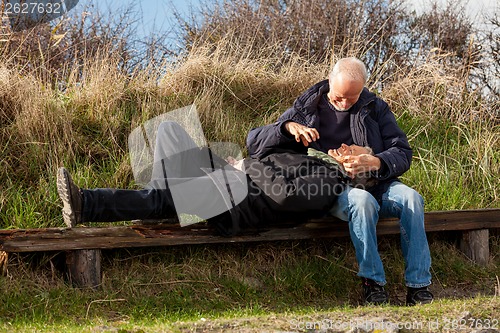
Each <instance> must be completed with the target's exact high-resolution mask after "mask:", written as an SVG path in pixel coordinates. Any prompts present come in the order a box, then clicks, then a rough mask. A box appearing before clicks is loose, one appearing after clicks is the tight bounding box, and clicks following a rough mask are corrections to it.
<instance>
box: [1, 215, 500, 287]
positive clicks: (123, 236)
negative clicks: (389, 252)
mask: <svg viewBox="0 0 500 333" xmlns="http://www.w3.org/2000/svg"><path fill="white" fill-rule="evenodd" d="M425 224H426V231H427V232H428V233H429V232H439V231H462V238H461V244H460V248H461V250H462V251H463V252H464V253H465V255H466V256H467V257H469V258H470V259H471V260H472V261H474V262H476V263H477V264H479V265H486V264H487V263H488V259H489V244H488V242H489V230H490V229H496V228H500V209H497V208H495V209H480V210H457V211H436V212H427V213H425ZM399 232H400V230H399V223H398V220H397V219H381V220H380V221H379V222H378V225H377V234H378V235H394V234H398V233H399ZM348 236H349V230H348V225H347V223H346V222H344V221H340V220H338V219H335V218H323V219H317V220H310V221H308V222H307V223H303V224H300V225H279V226H273V227H269V228H266V229H264V230H260V231H258V232H255V233H252V234H248V235H243V236H237V237H231V238H227V237H221V236H215V235H214V233H213V231H212V230H209V229H207V228H206V227H205V226H203V225H198V224H195V225H192V226H189V227H184V228H181V227H180V226H179V225H178V224H173V223H162V224H134V225H129V226H107V227H78V228H73V229H68V228H45V229H17V230H0V251H3V252H4V257H5V253H9V252H11V253H15V252H37V251H67V252H66V255H67V257H66V263H67V266H68V272H69V276H70V279H71V281H72V282H73V283H74V284H75V285H76V286H78V287H91V288H97V287H98V286H99V285H100V283H101V250H103V249H117V248H132V247H150V246H176V245H188V244H215V243H242V242H264V241H284V240H305V239H322V238H336V237H348Z"/></svg>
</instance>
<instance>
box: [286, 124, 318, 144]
mask: <svg viewBox="0 0 500 333" xmlns="http://www.w3.org/2000/svg"><path fill="white" fill-rule="evenodd" d="M285 129H286V130H287V131H288V133H290V134H291V135H293V136H294V137H295V141H297V142H301V141H302V144H303V145H304V146H306V147H307V146H309V143H311V142H313V141H316V140H318V139H319V132H318V130H317V129H315V128H310V127H307V126H304V125H301V124H299V123H296V122H293V121H289V122H286V123H285Z"/></svg>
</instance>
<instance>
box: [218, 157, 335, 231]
mask: <svg viewBox="0 0 500 333" xmlns="http://www.w3.org/2000/svg"><path fill="white" fill-rule="evenodd" d="M244 168H245V173H246V175H247V180H248V181H247V184H248V195H247V196H246V198H245V199H244V200H243V201H241V202H240V203H239V204H238V205H236V206H235V207H233V208H232V209H230V210H229V211H228V212H226V213H224V214H222V215H221V216H217V217H215V218H212V219H209V223H210V224H211V225H213V226H214V227H216V228H217V230H218V231H219V233H221V234H223V235H226V236H234V235H238V234H241V233H242V232H243V231H249V230H254V229H262V228H265V227H266V226H268V225H270V224H277V223H282V222H292V221H294V222H300V221H302V220H306V219H310V218H314V217H321V216H324V215H325V214H326V213H327V212H328V211H329V210H330V209H331V207H332V206H333V204H334V203H335V200H337V197H338V194H339V193H341V192H342V191H343V188H344V187H343V186H344V185H343V183H342V182H341V177H342V175H341V174H340V173H339V170H338V169H337V168H336V167H335V166H333V165H331V164H329V163H327V162H325V161H323V160H321V159H318V158H316V157H311V156H307V155H305V154H300V153H295V152H292V153H290V152H281V153H273V154H268V155H267V156H265V157H263V158H261V159H255V158H248V159H245V161H244Z"/></svg>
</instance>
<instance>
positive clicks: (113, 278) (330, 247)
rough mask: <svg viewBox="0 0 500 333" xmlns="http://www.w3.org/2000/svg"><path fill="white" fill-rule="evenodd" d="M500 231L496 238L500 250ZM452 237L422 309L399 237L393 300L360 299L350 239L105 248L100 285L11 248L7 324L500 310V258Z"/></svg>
mask: <svg viewBox="0 0 500 333" xmlns="http://www.w3.org/2000/svg"><path fill="white" fill-rule="evenodd" d="M499 238H500V237H498V235H496V236H495V235H494V236H492V253H496V252H493V251H498V244H499ZM446 239H449V240H448V241H446V240H445V239H443V236H442V235H431V238H430V240H431V253H432V259H433V271H432V273H433V281H434V283H433V286H432V288H433V289H432V290H433V291H434V293H435V294H436V296H437V304H434V305H431V306H428V307H427V306H425V307H415V308H406V307H404V306H401V305H402V304H403V303H404V294H405V288H404V286H403V276H402V274H403V270H404V268H403V267H404V265H403V263H402V259H401V253H400V251H399V248H398V246H397V237H387V238H384V240H383V241H381V243H380V249H381V253H382V258H383V261H384V264H385V267H386V272H387V279H388V286H387V288H388V291H389V293H390V296H391V302H392V305H391V306H384V307H364V306H360V298H361V292H360V286H359V280H358V278H357V277H356V276H355V271H356V270H357V267H356V264H355V258H354V253H353V249H352V245H351V244H350V242H349V241H348V240H347V239H345V240H338V242H328V241H303V242H279V243H263V244H246V245H244V244H233V245H227V244H226V245H210V246H208V245H207V246H186V247H174V248H167V249H166V248H151V249H133V250H112V251H104V253H103V254H104V257H103V260H104V262H103V283H102V286H101V288H100V289H99V290H97V291H93V292H92V291H89V290H84V289H76V288H72V287H71V286H70V284H69V283H68V281H66V279H65V277H64V274H63V273H62V272H61V271H60V269H61V268H62V267H63V264H64V263H63V262H62V261H63V260H64V256H63V255H62V254H60V253H53V254H45V255H43V254H25V255H11V258H10V262H9V271H8V274H7V276H4V277H0V294H2V302H1V303H0V330H2V331H13V332H15V331H19V332H29V331H30V330H35V329H36V331H41V332H53V331H62V330H64V331H65V332H77V331H86V332H91V331H93V330H94V329H96V327H101V328H103V327H109V330H108V331H112V329H115V331H116V330H118V329H121V330H123V332H140V331H141V330H143V331H146V332H155V331H158V330H160V331H171V330H172V331H182V327H184V328H186V330H185V331H187V327H193V325H194V324H195V323H196V324H197V325H201V326H202V327H204V326H203V325H207V327H209V326H210V325H213V326H215V327H217V326H221V327H223V326H224V325H236V323H240V324H239V325H242V326H243V327H252V326H254V327H261V328H262V325H269V327H272V328H274V329H278V328H283V329H285V328H286V327H284V325H285V326H286V325H287V322H289V321H290V320H292V319H294V318H295V319H297V318H309V317H311V318H319V317H322V316H323V317H326V316H332V318H333V319H335V318H337V319H338V320H341V319H343V320H346V319H349V318H356V317H360V316H363V317H366V316H369V317H370V316H371V317H379V316H384V317H386V318H395V319H394V320H400V321H408V320H424V319H425V320H431V319H435V318H441V317H446V316H448V317H450V316H456V317H458V316H459V315H460V314H461V312H464V311H469V312H470V313H471V315H473V316H475V318H491V317H494V316H497V317H498V312H495V307H496V306H498V305H499V304H500V302H499V298H498V297H500V295H499V294H498V290H497V288H498V282H497V277H498V276H500V269H499V268H498V267H499V264H500V262H499V259H500V258H499V257H498V256H494V257H493V258H492V260H493V261H492V262H491V265H489V266H488V267H479V266H475V265H473V264H471V263H470V262H469V261H468V259H466V258H465V257H464V256H463V255H462V254H460V253H459V252H458V250H456V248H455V245H454V241H453V237H452V238H451V239H450V238H449V236H448V237H447V238H446ZM495 293H497V296H495ZM457 309H461V311H458V310H457ZM202 318H205V319H207V321H203V320H202ZM242 318H246V320H247V322H245V321H244V320H243V319H242ZM453 318H455V317H453ZM297 320H298V319H297ZM301 320H302V319H301ZM304 320H305V319H304ZM209 323H210V325H209ZM104 331H105V332H107V331H106V330H104ZM256 331H259V329H257V330H256Z"/></svg>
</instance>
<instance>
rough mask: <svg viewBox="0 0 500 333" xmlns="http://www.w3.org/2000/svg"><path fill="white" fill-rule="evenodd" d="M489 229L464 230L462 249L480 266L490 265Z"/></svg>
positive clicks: (461, 242) (461, 241)
mask: <svg viewBox="0 0 500 333" xmlns="http://www.w3.org/2000/svg"><path fill="white" fill-rule="evenodd" d="M489 235H490V233H489V230H488V229H481V230H470V231H463V232H462V239H461V240H460V250H461V251H462V252H463V253H464V254H465V255H466V256H467V257H468V258H469V259H471V260H472V261H473V262H475V263H476V264H478V265H480V266H486V265H488V260H489V258H490V248H489Z"/></svg>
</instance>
